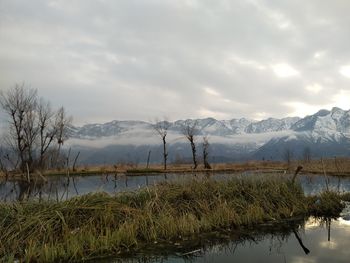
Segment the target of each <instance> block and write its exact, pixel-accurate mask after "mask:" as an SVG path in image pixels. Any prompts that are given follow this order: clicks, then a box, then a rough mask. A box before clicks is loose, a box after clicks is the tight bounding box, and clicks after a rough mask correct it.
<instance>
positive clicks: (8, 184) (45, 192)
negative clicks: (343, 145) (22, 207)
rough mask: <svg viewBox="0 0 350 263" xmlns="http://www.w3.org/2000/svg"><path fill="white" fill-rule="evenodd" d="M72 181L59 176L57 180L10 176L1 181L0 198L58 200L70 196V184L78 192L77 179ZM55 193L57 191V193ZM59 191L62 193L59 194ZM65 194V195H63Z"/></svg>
mask: <svg viewBox="0 0 350 263" xmlns="http://www.w3.org/2000/svg"><path fill="white" fill-rule="evenodd" d="M71 181H72V182H70V181H67V180H66V179H65V180H62V178H57V179H55V180H46V179H45V178H33V179H31V180H30V181H28V180H25V179H22V178H8V179H7V180H2V181H1V182H0V200H1V201H5V202H6V201H15V200H17V201H25V200H29V199H36V200H39V201H42V200H44V199H45V200H57V201H61V200H63V199H65V198H68V197H69V196H68V188H69V186H70V184H71V183H72V184H73V187H74V189H75V191H76V194H78V190H77V188H76V186H75V180H74V179H72V180H71ZM55 193H57V194H56V195H55ZM58 193H60V194H59V195H58ZM63 194H64V196H63Z"/></svg>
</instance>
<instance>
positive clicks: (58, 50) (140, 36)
mask: <svg viewBox="0 0 350 263" xmlns="http://www.w3.org/2000/svg"><path fill="white" fill-rule="evenodd" d="M349 10H350V2H349V1H348V0H343V1H340V0H333V1H319V0H308V1H301V0H290V1H281V0H275V1H272V0H266V1H264V0H255V1H254V0H246V1H243V0H237V1H233V0H232V1H218V0H216V1H213V0H198V1H196V0H184V1H180V0H176V1H174V0H144V1H143V0H137V1H136V0H135V1H133V0H118V1H112V0H110V1H108V0H99V1H97V0H96V1H86V0H74V1H73V0H61V1H58V0H57V1H49V0H31V1H25V0H0V70H1V75H0V88H1V89H6V88H8V87H11V86H13V85H14V84H15V83H22V82H24V83H25V84H26V85H28V86H30V87H33V88H36V89H38V92H39V94H40V95H42V96H43V97H45V98H47V99H48V100H50V101H51V102H52V103H53V104H54V105H55V106H60V105H63V106H65V107H66V109H67V110H68V111H69V112H70V113H71V114H72V115H73V116H74V120H75V123H76V124H84V123H88V122H105V121H110V120H112V119H119V120H125V119H140V120H152V119H155V118H156V117H162V116H167V117H168V118H170V119H180V118H181V119H184V118H203V117H209V116H210V117H215V118H218V119H231V118H237V117H248V118H253V119H261V118H265V117H285V116H293V115H299V116H305V115H307V114H312V113H314V112H315V111H317V110H318V109H320V108H331V107H333V106H338V107H342V108H344V109H349V108H350V48H349V43H350V27H349V25H350V16H349V14H348V13H349Z"/></svg>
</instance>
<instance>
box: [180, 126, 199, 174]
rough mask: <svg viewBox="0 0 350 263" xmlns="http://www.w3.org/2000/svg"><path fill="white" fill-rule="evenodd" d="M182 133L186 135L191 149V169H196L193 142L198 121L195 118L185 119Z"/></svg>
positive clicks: (196, 133)
mask: <svg viewBox="0 0 350 263" xmlns="http://www.w3.org/2000/svg"><path fill="white" fill-rule="evenodd" d="M182 134H183V135H184V136H185V137H186V139H187V140H188V141H189V142H190V145H191V150H192V161H193V165H194V166H193V169H197V166H198V163H197V156H196V144H195V136H196V135H198V134H199V129H198V123H197V121H195V120H187V121H185V123H184V124H183V126H182Z"/></svg>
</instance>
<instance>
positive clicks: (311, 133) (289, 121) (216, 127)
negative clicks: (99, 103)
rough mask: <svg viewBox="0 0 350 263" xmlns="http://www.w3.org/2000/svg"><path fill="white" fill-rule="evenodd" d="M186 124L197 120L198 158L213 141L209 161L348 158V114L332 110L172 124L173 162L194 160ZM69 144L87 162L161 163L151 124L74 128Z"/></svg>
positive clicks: (157, 139)
mask: <svg viewBox="0 0 350 263" xmlns="http://www.w3.org/2000/svg"><path fill="white" fill-rule="evenodd" d="M186 121H187V122H188V121H192V122H197V125H198V135H197V137H196V144H197V149H198V155H199V156H201V150H202V149H201V143H202V137H203V136H208V137H209V142H210V161H211V162H233V161H243V160H251V159H257V160H261V159H264V160H282V159H283V158H284V153H285V152H286V151H289V152H290V153H291V154H292V156H293V158H295V159H302V158H303V153H305V150H306V149H307V151H308V152H309V154H311V157H312V158H318V157H329V156H335V155H336V156H347V155H350V111H349V110H348V111H346V110H342V109H340V108H332V109H331V110H330V111H329V110H320V111H318V112H317V113H315V114H313V115H309V116H306V117H305V118H299V117H287V118H282V119H276V118H268V119H265V120H261V121H256V120H250V119H245V118H241V119H232V120H216V119H214V118H205V119H197V120H177V121H174V122H170V127H169V130H168V136H167V145H168V152H169V161H170V162H186V161H189V160H190V156H191V150H190V145H189V143H188V142H187V141H186V140H185V138H184V136H183V135H182V132H181V131H182V127H183V125H184V124H185V123H186ZM68 143H69V147H72V149H74V151H80V152H81V155H80V156H81V157H80V163H83V164H84V163H85V164H103V163H106V164H115V163H120V162H132V163H135V164H138V163H144V162H145V161H146V159H147V155H148V152H149V151H151V161H152V162H153V163H161V162H162V142H161V139H160V137H159V136H158V134H157V133H156V132H155V130H154V129H153V126H152V123H149V122H144V121H117V120H114V121H111V122H107V123H104V124H87V125H84V126H82V127H73V128H72V134H71V139H70V140H69V141H68Z"/></svg>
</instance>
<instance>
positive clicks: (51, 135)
mask: <svg viewBox="0 0 350 263" xmlns="http://www.w3.org/2000/svg"><path fill="white" fill-rule="evenodd" d="M37 110H38V129H39V148H40V149H39V155H40V157H39V167H40V168H41V169H43V168H44V166H45V164H46V160H45V159H46V153H47V151H48V149H49V147H50V145H51V144H52V142H53V141H54V139H55V137H56V134H57V132H58V128H57V127H56V125H55V122H54V121H53V117H54V115H55V113H54V111H53V110H52V108H51V105H50V103H49V102H47V101H45V100H43V99H40V101H39V104H38V109H37Z"/></svg>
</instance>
